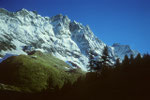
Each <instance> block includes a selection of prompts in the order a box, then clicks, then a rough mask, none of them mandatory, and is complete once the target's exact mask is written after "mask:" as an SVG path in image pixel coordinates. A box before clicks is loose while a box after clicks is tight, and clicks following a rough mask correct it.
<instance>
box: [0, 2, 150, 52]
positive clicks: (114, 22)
mask: <svg viewBox="0 0 150 100" xmlns="http://www.w3.org/2000/svg"><path fill="white" fill-rule="evenodd" d="M0 7H1V8H5V9H8V10H9V11H17V10H19V9H21V8H26V9H28V10H36V11H37V12H38V13H39V14H41V15H42V16H54V15H56V14H59V13H61V14H64V15H67V16H68V17H69V18H70V19H71V20H76V21H78V22H80V23H82V24H83V25H86V24H88V25H89V26H90V28H91V29H92V31H93V32H94V34H95V35H96V36H98V37H99V39H101V40H102V41H104V42H105V43H106V44H108V45H112V44H113V43H116V42H117V43H121V44H129V45H130V46H131V47H132V49H136V50H138V51H140V52H141V53H147V52H149V53H150V0H0Z"/></svg>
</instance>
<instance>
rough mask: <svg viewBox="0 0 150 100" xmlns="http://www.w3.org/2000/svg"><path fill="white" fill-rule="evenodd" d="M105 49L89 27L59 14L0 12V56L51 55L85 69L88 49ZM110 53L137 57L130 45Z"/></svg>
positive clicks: (95, 50)
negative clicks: (39, 52)
mask: <svg viewBox="0 0 150 100" xmlns="http://www.w3.org/2000/svg"><path fill="white" fill-rule="evenodd" d="M104 46H106V44H105V43H104V42H102V41H101V40H99V39H98V38H97V37H96V36H95V35H94V34H93V32H92V31H91V30H90V28H89V26H83V25H82V24H81V23H78V22H76V21H71V20H70V19H69V18H68V17H67V16H63V15H61V14H59V15H56V16H53V17H42V16H41V15H39V14H37V13H36V12H35V11H28V10H26V9H21V10H19V11H17V12H9V11H7V10H6V9H3V8H1V9H0V56H4V55H5V54H15V55H16V54H17V55H19V54H26V52H27V50H30V49H32V50H40V51H42V52H50V53H52V54H53V55H54V56H56V57H57V58H59V59H61V60H63V61H65V62H67V63H68V62H69V63H71V64H72V65H76V66H79V67H80V68H81V69H83V70H87V68H86V65H87V64H88V57H89V50H93V52H95V54H97V55H101V53H102V50H103V48H104ZM109 54H110V55H111V56H112V57H113V58H114V59H116V58H117V57H119V58H121V59H123V57H124V55H126V54H127V55H130V54H133V55H136V54H137V53H136V52H134V51H133V50H131V49H130V47H129V46H124V45H120V44H114V45H113V46H109Z"/></svg>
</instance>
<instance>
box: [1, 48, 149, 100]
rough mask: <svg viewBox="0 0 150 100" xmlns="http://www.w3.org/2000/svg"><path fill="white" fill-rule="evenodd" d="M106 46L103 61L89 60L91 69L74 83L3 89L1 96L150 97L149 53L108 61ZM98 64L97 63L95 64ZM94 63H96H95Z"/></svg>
mask: <svg viewBox="0 0 150 100" xmlns="http://www.w3.org/2000/svg"><path fill="white" fill-rule="evenodd" d="M108 58H109V56H108V54H107V47H106V48H105V49H104V51H103V56H102V60H101V61H93V60H92V57H91V61H89V67H90V68H89V72H88V73H86V75H84V76H81V77H79V78H78V80H77V81H75V82H74V83H71V82H66V83H65V84H64V85H63V87H62V88H58V87H55V88H54V89H53V91H52V90H51V89H47V90H43V91H42V92H40V93H20V92H13V91H1V93H0V98H4V99H1V100H5V99H9V100H14V99H15V100H16V99H19V100H22V99H25V100H29V99H32V100H33V99H34V100H149V99H150V55H149V54H144V55H142V56H141V55H140V54H138V55H137V56H136V57H133V55H131V56H130V57H128V56H125V57H124V60H123V61H122V62H120V60H119V59H117V60H116V63H115V64H111V63H109V60H108ZM94 64H95V65H94ZM93 66H94V67H93Z"/></svg>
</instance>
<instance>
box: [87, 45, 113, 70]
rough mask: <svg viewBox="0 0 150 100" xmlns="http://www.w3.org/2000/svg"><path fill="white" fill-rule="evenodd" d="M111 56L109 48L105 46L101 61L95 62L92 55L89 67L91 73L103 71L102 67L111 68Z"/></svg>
mask: <svg viewBox="0 0 150 100" xmlns="http://www.w3.org/2000/svg"><path fill="white" fill-rule="evenodd" d="M110 58H111V57H110V56H109V54H108V47H107V46H105V47H104V49H103V52H102V56H101V58H99V59H96V60H93V59H94V57H93V56H92V54H90V56H89V59H90V60H89V67H90V69H89V70H90V71H96V72H98V71H100V70H101V69H102V67H104V66H110V64H111V61H110Z"/></svg>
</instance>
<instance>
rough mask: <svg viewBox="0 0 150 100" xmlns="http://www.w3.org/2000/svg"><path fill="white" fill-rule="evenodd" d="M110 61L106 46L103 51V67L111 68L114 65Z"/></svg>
mask: <svg viewBox="0 0 150 100" xmlns="http://www.w3.org/2000/svg"><path fill="white" fill-rule="evenodd" d="M110 59H111V57H110V56H109V54H108V47H107V46H105V47H104V49H103V53H102V56H101V61H100V63H102V66H109V65H110V64H112V63H111V61H110Z"/></svg>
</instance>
